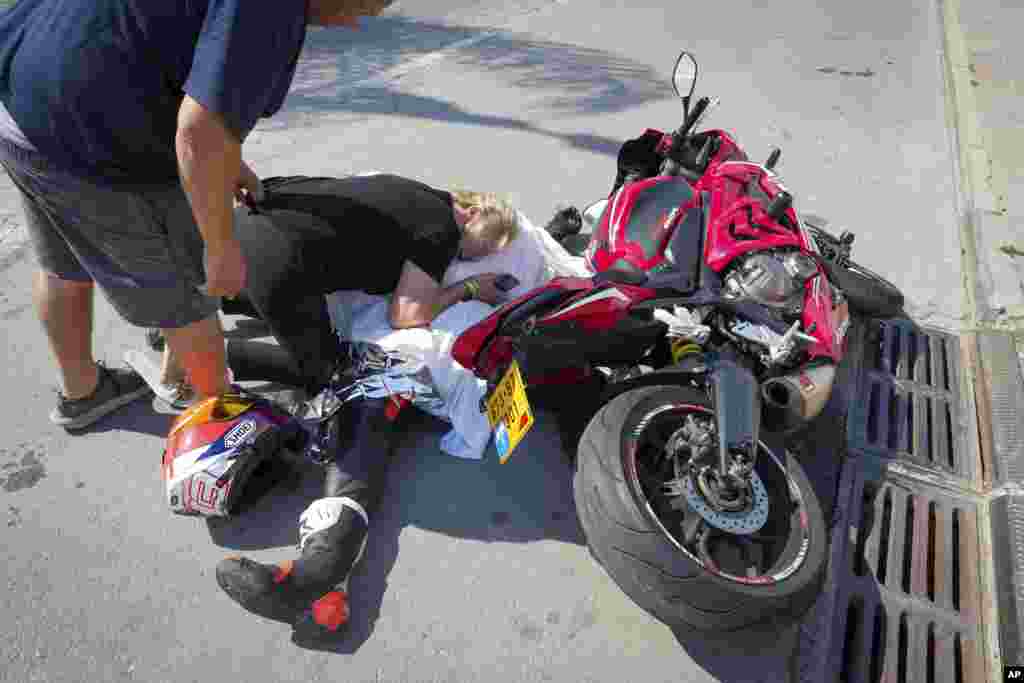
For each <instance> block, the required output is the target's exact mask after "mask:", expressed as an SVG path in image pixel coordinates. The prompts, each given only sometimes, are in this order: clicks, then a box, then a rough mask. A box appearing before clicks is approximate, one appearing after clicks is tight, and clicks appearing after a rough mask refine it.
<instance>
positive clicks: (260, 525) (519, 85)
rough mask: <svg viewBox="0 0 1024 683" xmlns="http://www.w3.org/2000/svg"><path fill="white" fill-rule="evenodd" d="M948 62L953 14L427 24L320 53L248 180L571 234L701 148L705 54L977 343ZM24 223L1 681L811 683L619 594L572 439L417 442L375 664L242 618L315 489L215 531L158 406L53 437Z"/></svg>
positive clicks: (544, 425) (16, 265) (356, 634)
mask: <svg viewBox="0 0 1024 683" xmlns="http://www.w3.org/2000/svg"><path fill="white" fill-rule="evenodd" d="M406 5H409V6H408V7H407V6H406ZM939 45H940V33H939V30H938V24H937V21H936V10H935V7H934V5H933V2H932V0H897V1H896V2H882V1H881V0H867V1H866V2H861V3H856V4H851V3H847V2H841V1H840V0H815V1H811V0H798V1H796V2H790V3H781V4H779V3H776V4H773V5H756V4H754V3H750V2H745V1H741V0H718V1H716V2H713V3H704V4H700V5H692V4H686V5H678V4H674V5H671V6H653V5H652V6H644V7H637V6H635V5H633V4H632V3H630V4H627V3H619V4H618V5H617V6H612V5H610V4H609V3H598V2H596V1H595V0H562V1H556V2H544V1H541V0H529V1H527V2H520V3H494V2H490V1H488V2H484V3H480V4H472V3H461V2H455V3H440V2H427V3H411V2H410V3H406V2H402V1H401V0H400V1H399V2H398V3H396V4H395V5H393V6H392V8H391V9H390V10H389V11H388V13H387V15H386V16H383V17H380V18H377V19H374V20H368V21H366V22H365V26H364V30H363V31H362V32H360V33H356V34H352V33H343V32H327V31H314V32H313V33H311V35H310V37H309V41H308V44H307V51H306V52H307V54H306V59H305V60H304V61H303V63H302V66H301V67H300V72H299V74H298V77H297V79H296V82H295V85H294V88H293V91H292V94H291V96H290V98H289V101H288V103H287V105H286V108H287V111H286V112H283V113H282V114H280V115H279V116H278V117H275V118H274V119H272V120H270V121H268V122H266V123H264V124H261V126H260V127H259V129H258V130H257V131H256V132H255V133H254V134H253V136H252V138H251V139H250V141H249V142H248V143H247V145H246V156H247V158H248V159H249V161H250V162H251V163H252V165H253V166H254V168H256V169H257V172H259V173H260V174H261V175H264V176H270V175H284V174H291V173H301V174H307V175H317V174H329V175H343V174H347V173H351V172H358V171H365V170H383V171H389V172H395V173H399V174H404V175H409V176H412V177H417V178H421V179H423V180H425V181H427V182H432V183H435V184H438V185H446V186H453V187H454V186H462V187H471V188H479V189H484V190H489V189H493V190H499V191H502V192H505V193H507V194H508V195H509V196H510V197H511V198H512V199H513V200H514V201H515V202H516V203H517V205H518V206H520V207H521V208H522V209H523V210H524V211H525V212H526V213H527V215H529V216H531V217H532V218H533V220H534V221H535V222H537V223H541V224H543V222H544V221H546V220H547V218H548V217H549V216H550V215H551V213H552V212H553V211H554V210H555V209H556V208H557V207H558V206H560V205H564V204H568V203H572V204H576V205H578V206H583V205H585V204H586V203H588V202H590V201H592V200H594V199H597V198H599V197H601V196H602V195H603V194H605V193H606V192H607V190H608V188H609V187H610V185H611V182H612V180H613V178H614V172H615V168H614V155H615V153H616V150H617V148H618V145H619V144H620V143H621V141H622V140H623V139H625V138H628V137H632V136H635V135H638V134H639V133H641V132H642V131H643V130H644V128H646V127H660V128H663V129H667V128H669V127H673V126H675V125H677V124H678V121H679V117H680V109H679V105H678V102H677V101H676V99H675V97H674V94H673V92H672V90H671V86H670V83H669V77H670V72H671V68H672V65H673V63H674V60H675V56H676V54H677V52H678V50H679V49H682V48H686V49H689V50H691V51H692V52H694V54H696V56H697V58H698V60H699V62H700V69H701V71H700V81H699V83H698V85H697V89H698V94H707V95H715V96H718V97H721V99H722V106H721V107H720V109H719V110H718V111H716V112H715V113H714V114H713V115H712V118H711V119H710V121H709V123H710V124H714V125H718V126H722V127H726V128H729V129H731V130H734V131H736V133H737V134H738V136H739V138H740V140H741V142H742V143H743V144H744V145H745V146H746V147H747V149H748V150H749V151H750V152H751V153H752V155H753V156H755V157H761V156H763V157H767V155H768V153H769V151H770V150H771V148H772V147H773V146H776V145H778V146H780V147H781V148H782V150H783V154H782V162H781V164H780V167H779V168H780V170H781V172H782V173H783V175H784V177H785V179H786V182H787V184H788V185H789V186H790V188H791V189H792V190H793V191H794V192H795V194H796V201H797V206H798V208H799V209H800V210H801V211H802V212H803V213H808V214H816V215H819V216H823V217H825V218H827V219H829V220H830V221H831V222H832V224H833V225H835V226H843V227H847V228H849V229H852V230H854V231H855V232H857V233H858V242H857V244H856V247H855V256H857V257H859V258H860V259H861V260H863V261H864V262H865V263H866V264H867V265H869V266H870V267H872V268H874V269H875V270H878V271H880V272H883V273H885V274H887V275H888V276H890V277H891V278H892V279H893V280H894V281H895V282H896V283H897V284H898V285H900V286H901V287H902V288H903V289H904V291H905V292H906V294H907V296H908V298H909V300H910V305H911V311H912V313H913V314H914V315H915V317H916V318H917V319H918V321H919V322H922V323H925V324H932V325H940V326H942V327H946V328H949V329H956V328H957V327H958V325H959V321H960V316H961V313H960V311H961V306H960V294H959V291H960V289H959V283H960V268H959V250H958V247H957V241H956V240H957V228H956V225H955V221H954V215H955V213H954V206H955V202H956V184H955V182H954V176H953V170H954V169H953V161H952V158H951V156H950V148H949V142H948V133H947V128H946V122H945V118H944V114H943V99H942V97H943V95H942V79H941V72H940V60H939ZM19 210H20V208H19V206H18V203H17V197H16V196H15V195H14V194H13V192H12V190H11V187H10V184H9V182H7V181H6V180H4V181H3V182H2V183H0V318H2V319H3V329H4V338H5V340H6V343H5V344H4V347H3V354H4V357H3V358H4V362H3V364H2V368H0V386H3V388H4V392H5V397H6V400H5V401H4V419H3V421H2V424H3V426H4V429H3V431H2V433H0V517H3V518H4V519H5V521H6V524H0V535H2V539H3V542H2V544H0V561H2V566H3V568H4V569H3V572H4V579H5V582H6V590H5V591H4V593H3V598H2V600H3V602H2V607H0V623H2V625H3V628H2V629H0V680H4V681H12V682H14V681H17V682H19V683H20V682H22V681H62V682H63V681H90V682H92V681H120V680H138V681H214V680H245V681H319V680H325V681H326V680H331V681H335V680H346V681H459V682H464V681H477V680H479V681H488V682H490V681H545V680H550V681H595V682H597V681H616V682H620V681H644V682H645V683H646V682H650V683H655V682H657V681H674V682H677V681H687V682H692V683H701V682H703V681H727V682H729V683H739V682H747V681H749V682H758V683H760V682H762V681H764V682H767V681H780V680H784V679H785V676H786V667H787V660H788V659H789V655H790V652H791V650H792V640H791V639H789V638H788V636H785V635H780V637H779V640H778V641H777V642H773V643H771V644H769V645H770V647H768V648H767V649H766V650H765V651H764V652H761V653H760V654H757V653H751V652H748V650H749V649H751V648H752V645H751V644H749V643H734V644H732V646H730V647H724V646H721V645H714V644H709V643H707V642H704V641H700V640H696V639H693V638H688V637H686V636H677V635H675V634H673V633H672V632H671V631H669V630H668V629H667V628H665V627H664V626H663V625H661V624H659V623H657V622H655V621H653V620H652V619H651V618H649V617H647V616H646V615H645V613H643V612H642V611H641V610H639V609H638V608H637V607H635V606H634V605H633V604H632V603H631V602H630V601H629V600H628V599H627V598H626V597H625V596H624V595H623V594H622V593H621V592H620V591H619V590H618V589H617V588H616V587H615V586H614V584H612V582H611V581H610V579H608V577H607V576H606V575H605V574H604V573H603V571H602V570H601V569H600V568H599V567H598V566H597V565H595V564H594V562H593V561H592V560H591V559H590V557H589V555H588V553H587V550H586V547H585V545H584V543H583V538H582V536H581V532H580V530H579V527H578V524H577V522H576V518H575V511H574V509H573V504H572V499H571V475H570V472H569V471H568V469H567V468H566V466H565V465H564V463H563V461H562V459H561V455H560V453H559V452H558V447H557V445H556V444H557V442H556V440H555V438H554V431H553V428H552V426H551V424H550V420H547V419H544V416H543V415H542V416H541V417H540V419H539V420H538V426H537V427H535V428H534V430H533V431H532V432H531V434H530V435H529V436H528V438H527V440H526V441H525V442H524V443H523V445H522V446H521V447H520V451H519V452H518V453H517V454H516V455H515V456H514V457H513V459H512V461H511V462H510V463H509V464H507V465H504V466H499V465H498V464H497V461H496V457H495V454H494V452H493V450H491V451H489V452H488V453H487V455H486V456H485V457H486V460H485V461H484V462H482V463H479V462H466V461H459V460H456V459H454V458H451V457H447V456H445V455H443V454H441V453H440V451H439V449H438V448H437V439H438V435H439V433H440V432H439V427H438V426H437V425H436V424H433V423H431V422H429V421H427V420H422V421H419V422H418V423H416V424H415V425H413V427H414V428H411V429H410V431H409V432H408V433H407V434H405V435H404V436H403V444H402V448H401V450H400V454H399V456H398V458H397V460H396V464H395V466H394V468H393V472H392V476H391V480H390V486H389V490H388V492H387V494H386V497H385V500H384V503H383V505H382V509H381V511H380V512H379V513H378V514H377V515H376V516H375V518H374V520H373V527H372V532H371V534H372V535H371V540H370V544H369V547H368V551H367V552H368V554H367V557H366V560H365V563H364V565H363V566H362V567H361V569H360V570H359V571H358V573H357V574H356V576H355V578H354V580H353V591H354V615H353V629H352V634H351V638H350V639H349V641H348V642H347V643H346V644H345V645H344V646H343V647H341V648H340V651H339V652H337V653H324V652H311V651H306V650H302V649H299V648H297V647H295V646H294V645H293V644H292V643H291V642H290V641H289V639H288V630H287V629H286V628H285V627H283V626H282V625H280V624H277V623H273V622H265V621H261V620H259V619H257V618H254V617H252V616H250V615H249V614H247V613H245V612H243V611H242V610H241V609H240V608H238V607H237V606H236V605H235V604H234V603H232V602H231V601H230V600H229V599H228V598H227V597H226V596H224V595H223V594H222V593H221V592H220V590H219V589H218V588H217V586H216V584H215V582H214V579H213V568H214V566H215V565H216V563H217V561H218V560H219V559H221V558H222V557H223V556H225V555H226V554H230V553H233V552H239V551H240V552H244V553H246V554H249V555H251V556H254V557H257V558H260V559H264V560H277V559H282V558H284V557H290V556H291V555H292V553H293V550H292V546H293V545H294V543H295V541H296V531H295V524H296V518H297V515H298V513H299V512H300V511H301V510H302V508H303V507H304V505H305V503H306V500H307V497H308V495H309V494H312V493H315V491H316V480H315V476H314V475H312V474H311V475H310V476H309V477H308V478H307V480H306V481H304V482H303V483H301V484H300V485H298V486H297V489H296V490H292V491H279V492H278V493H277V494H275V496H274V498H273V499H271V501H270V502H271V503H272V507H269V508H268V509H266V510H263V511H261V512H259V513H256V514H253V515H251V516H249V517H245V518H241V519H239V520H237V521H236V522H234V523H232V524H230V525H227V526H226V527H221V528H213V529H211V528H208V526H207V525H206V524H205V523H203V522H202V521H198V520H193V519H185V518H179V517H174V516H172V515H171V513H170V512H169V511H168V510H167V509H166V507H165V505H164V503H163V495H162V489H161V482H160V480H159V475H158V469H157V467H158V461H159V454H160V451H161V448H162V443H163V436H164V434H165V433H166V429H167V426H168V423H169V418H168V417H167V415H165V414H161V413H160V412H158V411H154V410H153V409H152V408H151V406H150V405H149V404H148V402H146V401H142V402H139V403H137V404H135V405H133V406H131V407H130V408H128V409H126V410H125V411H123V412H122V413H119V414H118V415H117V416H114V417H112V418H110V419H108V420H107V421H105V422H103V423H101V424H100V425H98V426H97V428H96V429H94V430H93V431H92V432H90V433H89V434H86V435H81V436H75V437H71V436H69V435H67V434H65V433H64V432H62V431H61V430H59V429H56V428H54V427H52V426H51V425H50V424H49V422H48V420H47V413H48V412H49V410H50V408H51V407H52V402H53V395H52V393H51V390H50V388H49V387H50V386H51V385H53V384H54V382H55V371H54V368H53V366H52V364H51V361H50V358H49V355H48V352H47V349H46V346H45V343H44V341H43V337H42V334H41V332H40V330H39V327H38V323H37V322H36V321H35V318H34V314H33V312H32V309H31V291H30V287H29V277H30V274H31V272H32V260H31V256H30V254H29V253H28V251H27V250H26V249H25V248H24V243H23V229H22V226H21V223H20V215H19V213H18V212H19ZM354 239H358V237H357V236H356V237H354ZM350 257H351V255H350V254H339V255H338V264H339V267H344V262H345V259H346V258H350ZM234 322H235V321H230V323H229V326H230V327H232V328H234ZM95 332H96V349H97V355H98V356H99V357H100V358H103V359H106V360H107V361H109V362H111V363H117V362H118V361H119V359H120V357H121V355H122V353H123V351H124V350H126V349H128V348H133V347H136V348H137V347H140V346H141V345H142V343H143V337H142V332H141V331H139V330H135V329H132V328H130V327H129V326H127V325H126V324H124V323H123V322H121V321H120V320H118V319H117V318H116V316H115V315H114V314H113V312H112V311H111V309H110V307H109V306H108V305H107V304H106V302H103V301H100V302H99V303H98V305H97V320H96V330H95ZM233 333H235V334H243V333H245V330H244V329H234V332H233Z"/></svg>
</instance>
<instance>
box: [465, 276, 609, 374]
mask: <svg viewBox="0 0 1024 683" xmlns="http://www.w3.org/2000/svg"><path fill="white" fill-rule="evenodd" d="M593 286H594V283H593V281H591V280H590V278H578V277H556V278H553V279H552V280H551V281H550V282H548V283H547V284H545V285H543V286H541V287H538V288H537V289H533V290H531V291H529V292H526V293H525V294H523V295H522V296H520V297H518V298H516V299H513V300H512V301H509V302H508V303H506V304H504V305H502V306H501V307H499V308H498V309H496V310H495V311H494V312H493V313H491V314H490V315H489V316H487V317H486V318H484V319H483V320H481V321H480V322H478V323H476V324H475V325H473V326H472V327H470V328H468V329H467V330H465V331H464V332H463V333H462V334H460V335H459V336H458V338H457V339H456V340H455V343H454V344H453V345H452V358H454V359H455V361H456V362H457V363H459V364H460V365H461V366H462V367H464V368H466V369H468V370H472V371H473V372H474V373H475V374H476V375H477V376H478V377H489V376H490V374H491V372H492V371H493V370H494V368H495V367H498V365H499V362H498V359H499V357H503V358H501V360H502V361H504V360H507V358H508V357H510V356H511V351H510V350H507V351H506V352H504V353H503V352H502V351H501V349H500V348H499V347H500V346H501V340H497V341H496V342H495V344H494V347H493V348H491V349H489V350H488V353H487V357H486V358H478V354H479V353H480V351H481V350H482V349H483V348H484V347H485V346H486V345H487V344H488V343H490V342H491V340H493V339H494V338H495V337H496V336H497V334H498V327H499V325H502V324H504V323H506V321H508V320H510V319H513V316H515V318H516V319H518V318H522V322H525V321H526V320H528V319H530V318H531V317H532V316H536V315H538V314H541V315H543V314H544V313H546V312H549V311H550V310H551V309H552V308H554V307H555V306H557V305H558V304H559V303H561V302H562V301H564V300H565V299H566V298H569V297H572V296H574V293H575V292H583V291H587V290H590V289H592V288H593Z"/></svg>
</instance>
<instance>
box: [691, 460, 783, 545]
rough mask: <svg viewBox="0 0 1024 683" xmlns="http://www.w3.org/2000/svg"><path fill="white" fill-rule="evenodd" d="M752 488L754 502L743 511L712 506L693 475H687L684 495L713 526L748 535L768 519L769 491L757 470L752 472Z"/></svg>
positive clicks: (728, 531) (732, 532)
mask: <svg viewBox="0 0 1024 683" xmlns="http://www.w3.org/2000/svg"><path fill="white" fill-rule="evenodd" d="M750 489H751V493H752V494H753V499H754V500H753V504H752V505H751V506H750V508H749V509H747V510H744V511H742V512H725V511H719V510H715V509H714V508H712V507H711V505H709V504H708V502H707V500H706V499H705V498H704V495H703V494H702V493H701V492H700V491H698V490H697V486H696V484H695V483H694V480H693V477H692V476H691V477H686V484H685V489H684V495H685V496H686V502H687V504H688V505H689V506H690V508H691V509H692V510H694V511H696V512H697V514H699V515H700V516H701V517H702V518H704V521H706V522H707V523H708V524H710V525H711V526H713V527H715V528H716V529H721V530H722V531H725V532H726V533H730V534H740V535H746V534H752V533H754V532H756V531H758V530H759V529H760V528H761V527H763V526H764V524H765V522H767V521H768V491H767V490H766V489H765V487H764V483H763V482H762V481H761V477H759V476H757V472H751V473H750Z"/></svg>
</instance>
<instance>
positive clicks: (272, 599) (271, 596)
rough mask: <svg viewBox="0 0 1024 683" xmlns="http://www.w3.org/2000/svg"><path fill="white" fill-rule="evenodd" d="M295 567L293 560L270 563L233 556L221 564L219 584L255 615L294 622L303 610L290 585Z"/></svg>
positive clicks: (218, 572)
mask: <svg viewBox="0 0 1024 683" xmlns="http://www.w3.org/2000/svg"><path fill="white" fill-rule="evenodd" d="M292 567H293V563H292V562H283V563H281V564H280V565H269V564H261V563H259V562H253V561H252V560H250V559H248V558H245V557H229V558H227V559H224V560H221V562H220V564H218V565H217V584H218V585H219V586H220V587H221V588H222V589H223V590H224V592H225V593H227V594H228V596H230V597H231V599H232V600H234V601H235V602H237V603H238V604H239V605H241V606H242V607H244V608H245V609H246V610H248V611H250V612H252V613H253V614H255V615H257V616H261V617H264V618H266V619H273V620H274V621H281V622H284V623H286V624H291V623H293V622H294V621H295V620H296V619H297V618H298V617H299V615H300V614H301V613H302V609H303V606H302V605H301V603H299V602H298V601H297V599H296V598H297V596H295V595H293V594H292V591H291V590H289V586H288V584H287V579H288V576H289V574H291V571H292Z"/></svg>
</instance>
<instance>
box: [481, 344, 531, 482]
mask: <svg viewBox="0 0 1024 683" xmlns="http://www.w3.org/2000/svg"><path fill="white" fill-rule="evenodd" d="M487 419H488V420H489V421H490V423H491V429H493V430H494V447H495V449H496V450H497V451H498V460H499V462H501V464H502V465H504V464H505V462H506V461H507V460H508V459H509V456H511V455H512V451H514V450H515V449H516V446H518V445H519V442H520V441H522V440H523V436H525V435H526V432H528V431H530V428H531V427H533V411H531V410H530V402H529V401H528V400H527V398H526V385H525V384H524V383H523V376H522V374H520V372H519V363H517V362H515V361H512V365H510V366H509V368H508V370H506V371H505V375H504V376H503V377H502V378H501V381H500V382H498V386H497V387H496V388H495V390H494V393H492V394H491V395H490V396H489V397H488V398H487Z"/></svg>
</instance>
